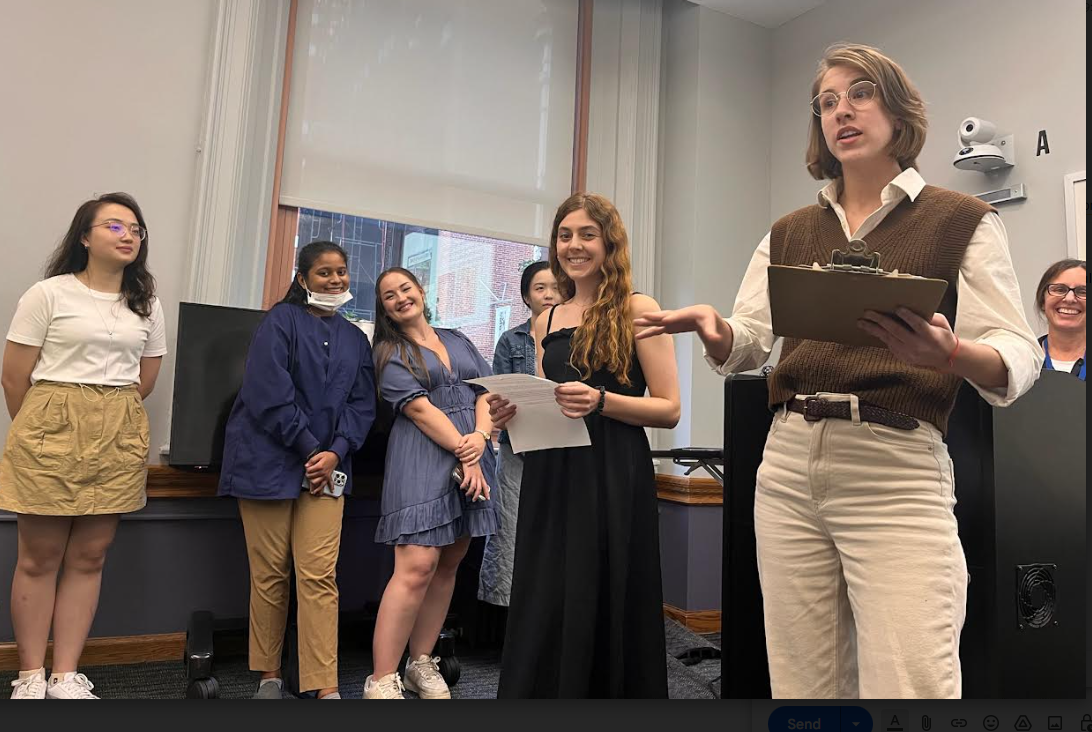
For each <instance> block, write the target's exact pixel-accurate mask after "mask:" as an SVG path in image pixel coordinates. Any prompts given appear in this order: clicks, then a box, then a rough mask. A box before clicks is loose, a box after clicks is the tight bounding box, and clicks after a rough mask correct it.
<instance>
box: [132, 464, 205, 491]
mask: <svg viewBox="0 0 1092 732" xmlns="http://www.w3.org/2000/svg"><path fill="white" fill-rule="evenodd" d="M219 481H220V474H219V473H215V472H209V471H205V472H201V471H197V470H179V469H178V468H172V467H171V466H170V465H149V466H148V485H147V490H148V498H215V497H216V487H217V485H218V484H219Z"/></svg>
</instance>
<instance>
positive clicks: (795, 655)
mask: <svg viewBox="0 0 1092 732" xmlns="http://www.w3.org/2000/svg"><path fill="white" fill-rule="evenodd" d="M825 396H827V397H828V398H835V399H845V400H847V401H850V402H851V403H855V401H856V397H849V396H845V395H841V396H838V395H825ZM853 412H854V415H855V416H857V419H854V420H852V421H850V420H842V419H825V420H821V421H818V422H808V421H806V420H805V419H804V417H803V415H800V414H795V413H792V412H788V411H787V410H785V409H784V408H782V409H781V410H779V411H778V413H777V415H776V416H775V418H774V422H773V425H772V427H771V429H770V434H769V438H768V439H767V442H766V449H765V453H764V455H763V461H762V465H761V467H760V468H759V471H758V479H757V486H756V493H755V533H756V535H757V539H758V569H759V577H760V580H761V584H762V595H763V605H764V613H765V624H766V646H767V651H768V654H769V659H770V681H771V685H772V690H773V697H774V698H775V699H777V698H790V699H821V698H878V699H901V698H905V699H910V698H920V699H940V698H959V696H960V694H961V691H962V684H961V676H960V666H959V634H960V632H961V630H962V628H963V621H964V617H965V615H966V604H967V583H968V576H967V564H966V560H965V559H964V555H963V547H962V545H961V544H960V542H959V535H958V532H957V526H956V519H955V514H954V513H953V511H952V509H953V508H954V506H955V494H954V485H953V477H952V462H951V460H950V459H949V457H948V449H947V446H946V445H945V444H944V442H943V441H942V439H941V434H940V432H939V430H937V429H936V428H935V427H933V426H932V425H928V424H925V423H922V425H921V426H920V427H919V428H918V429H916V430H912V431H905V430H897V429H893V428H890V427H885V426H882V425H876V424H870V423H867V422H861V421H860V419H859V414H858V413H857V411H856V409H854V410H853Z"/></svg>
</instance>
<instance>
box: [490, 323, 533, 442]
mask: <svg viewBox="0 0 1092 732" xmlns="http://www.w3.org/2000/svg"><path fill="white" fill-rule="evenodd" d="M493 373H494V374H529V375H530V376H534V375H535V338H534V336H533V335H531V320H530V318H528V319H527V321H526V322H525V323H522V324H520V325H517V326H516V327H515V328H512V329H511V330H506V331H505V332H504V333H503V334H502V335H501V337H500V340H498V341H497V347H496V349H495V350H494V351H493ZM500 441H501V442H502V443H504V444H506V445H507V444H509V441H508V432H507V431H504V432H501V435H500Z"/></svg>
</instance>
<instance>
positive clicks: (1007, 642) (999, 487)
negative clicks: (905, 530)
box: [948, 371, 1089, 699]
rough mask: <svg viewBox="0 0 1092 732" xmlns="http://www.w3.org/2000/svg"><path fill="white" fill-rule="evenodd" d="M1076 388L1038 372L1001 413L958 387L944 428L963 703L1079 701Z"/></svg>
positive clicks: (1081, 516) (1079, 386)
mask: <svg viewBox="0 0 1092 732" xmlns="http://www.w3.org/2000/svg"><path fill="white" fill-rule="evenodd" d="M1086 411H1087V405H1086V402H1085V382H1083V381H1081V380H1079V379H1076V378H1074V377H1073V376H1071V375H1070V374H1066V373H1061V372H1057V371H1047V372H1044V373H1043V374H1042V376H1040V378H1039V381H1037V382H1036V384H1035V386H1034V387H1032V389H1031V391H1029V392H1028V393H1027V394H1025V395H1024V396H1022V397H1020V398H1019V399H1017V400H1016V402H1015V403H1014V404H1012V405H1011V406H1009V407H1005V408H1003V409H994V408H992V407H990V406H989V405H988V404H986V402H985V401H983V400H982V398H981V397H979V396H978V393H977V392H975V390H974V389H973V388H971V386H970V385H968V384H964V385H963V388H962V390H961V391H960V394H959V398H958V400H957V401H956V408H955V410H954V412H953V413H952V417H951V420H950V421H949V427H948V450H949V453H950V454H951V456H952V462H953V463H954V464H955V481H956V499H957V500H958V503H957V504H956V509H955V512H956V518H957V519H958V520H959V534H960V539H961V540H962V542H963V551H964V553H965V554H966V556H967V570H968V572H969V573H970V575H971V583H970V586H969V587H968V589H967V622H966V624H965V625H964V628H963V636H962V644H961V648H960V655H961V658H962V660H963V696H964V697H965V698H968V699H973V698H1002V697H1007V698H1017V699H1019V698H1025V699H1050V698H1070V699H1072V698H1082V699H1083V698H1084V696H1085V648H1086V643H1087V639H1086V634H1087V625H1088V608H1087V602H1086V599H1085V588H1086V586H1087V578H1088V569H1089V568H1088V566H1087V553H1086V532H1087V518H1086V500H1085V449H1086V448H1085V444H1086V443H1085V439H1086V429H1087V428H1086V424H1085V415H1086Z"/></svg>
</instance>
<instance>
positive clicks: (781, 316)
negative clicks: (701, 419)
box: [767, 240, 948, 348]
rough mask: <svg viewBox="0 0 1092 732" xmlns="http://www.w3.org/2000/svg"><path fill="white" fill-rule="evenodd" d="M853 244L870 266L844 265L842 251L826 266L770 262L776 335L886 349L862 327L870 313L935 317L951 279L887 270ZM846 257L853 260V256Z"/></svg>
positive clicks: (876, 257) (860, 244)
mask: <svg viewBox="0 0 1092 732" xmlns="http://www.w3.org/2000/svg"><path fill="white" fill-rule="evenodd" d="M850 245H851V246H850V249H851V250H853V249H854V248H855V247H856V249H857V251H860V249H863V250H864V252H865V255H861V256H867V257H868V258H869V260H868V264H869V266H860V265H857V266H852V265H847V264H841V263H840V262H841V261H842V260H841V258H840V256H839V255H842V256H845V255H844V253H842V252H835V253H834V256H832V263H831V265H830V266H827V267H819V266H818V265H813V266H811V267H800V266H787V265H779V264H772V265H770V266H769V268H768V270H767V273H768V275H769V287H770V319H771V322H772V325H773V332H774V334H775V335H778V336H782V337H785V338H805V339H807V340H812V341H830V342H833V343H840V344H842V345H846V346H876V347H879V348H886V346H885V345H884V344H883V342H882V341H880V340H879V339H878V338H874V337H872V336H870V335H869V334H868V333H866V332H864V331H863V330H861V328H860V327H859V326H858V325H857V321H858V320H860V318H861V317H862V316H863V315H864V313H865V311H867V310H873V311H875V312H878V313H884V314H892V315H893V314H894V313H895V311H896V310H897V309H898V308H900V307H905V308H907V309H909V310H910V311H912V312H914V313H916V314H918V315H919V316H921V317H922V318H924V319H925V320H929V319H930V318H932V317H933V314H934V313H936V311H937V308H938V307H940V303H941V301H942V300H943V298H944V293H945V291H946V290H947V289H948V283H947V282H946V281H944V280H939V279H932V278H927V277H916V276H913V275H907V274H899V273H898V272H884V271H883V270H881V269H879V255H878V254H873V253H869V252H868V251H867V247H866V246H865V245H864V242H863V241H860V240H854V241H852V242H850ZM847 259H850V260H852V259H853V255H850V256H849V257H847ZM856 261H865V260H863V259H858V260H856Z"/></svg>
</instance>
